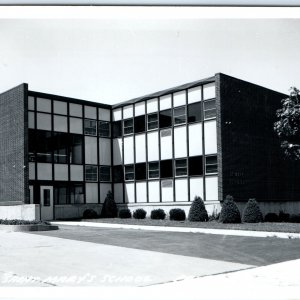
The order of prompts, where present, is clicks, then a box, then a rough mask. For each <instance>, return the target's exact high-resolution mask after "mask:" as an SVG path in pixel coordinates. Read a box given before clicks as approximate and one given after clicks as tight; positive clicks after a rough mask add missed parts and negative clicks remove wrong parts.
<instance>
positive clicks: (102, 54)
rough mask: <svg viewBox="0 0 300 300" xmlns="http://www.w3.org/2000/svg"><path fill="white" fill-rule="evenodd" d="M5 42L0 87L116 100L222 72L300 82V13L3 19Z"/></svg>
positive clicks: (284, 86) (271, 82)
mask: <svg viewBox="0 0 300 300" xmlns="http://www.w3.org/2000/svg"><path fill="white" fill-rule="evenodd" d="M194 9H196V8H194ZM0 41H1V42H0V78H1V80H0V92H2V91H5V90H7V89H9V88H11V87H13V86H16V85H18V84H20V83H22V82H27V83H28V84H29V89H31V90H34V91H40V92H46V93H53V94H58V95H63V96H69V97H75V98H80V99H85V100H92V101H97V102H102V103H109V104H115V103H119V102H122V101H124V100H129V99H132V98H135V97H139V96H142V95H146V94H148V93H152V92H156V91H159V90H162V89H167V88H170V87H173V86H176V85H180V84H184V83H187V82H190V81H195V80H199V79H202V78H205V77H209V76H212V75H214V74H215V73H218V72H222V73H225V74H228V75H231V76H234V77H238V78H241V79H244V80H247V81H250V82H253V83H256V84H259V85H263V86H266V87H268V88H271V89H274V90H277V91H280V92H284V93H288V89H289V87H290V86H297V87H298V88H300V67H299V58H300V19H230V18H229V19H216V20H214V19H201V18H193V19H186V18H179V19H178V18H177V19H172V18H169V17H168V15H167V14H165V17H163V18H162V17H160V18H157V19H156V18H155V15H153V16H152V17H151V18H145V19H142V18H134V17H133V18H126V19H122V18H120V19H118V18H115V17H114V18H111V19H110V18H109V16H108V17H106V18H103V19H77V18H75V19H40V20H37V19H30V18H29V19H3V18H0Z"/></svg>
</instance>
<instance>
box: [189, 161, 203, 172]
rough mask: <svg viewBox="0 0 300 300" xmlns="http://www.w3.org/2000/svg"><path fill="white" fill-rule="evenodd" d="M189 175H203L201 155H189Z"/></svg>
mask: <svg viewBox="0 0 300 300" xmlns="http://www.w3.org/2000/svg"><path fill="white" fill-rule="evenodd" d="M189 175H203V161H202V156H193V157H189Z"/></svg>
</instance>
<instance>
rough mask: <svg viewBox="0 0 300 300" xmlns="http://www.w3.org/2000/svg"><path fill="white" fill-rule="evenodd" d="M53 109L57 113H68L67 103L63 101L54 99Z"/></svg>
mask: <svg viewBox="0 0 300 300" xmlns="http://www.w3.org/2000/svg"><path fill="white" fill-rule="evenodd" d="M53 110H54V113H55V114H60V115H66V114H67V113H68V108H67V103H66V102H62V101H53Z"/></svg>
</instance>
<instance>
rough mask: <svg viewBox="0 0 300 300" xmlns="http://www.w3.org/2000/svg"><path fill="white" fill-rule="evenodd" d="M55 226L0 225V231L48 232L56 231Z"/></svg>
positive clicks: (56, 227)
mask: <svg viewBox="0 0 300 300" xmlns="http://www.w3.org/2000/svg"><path fill="white" fill-rule="evenodd" d="M58 229H59V227H58V226H57V225H43V224H30V225H2V224H1V225H0V230H6V231H18V232H28V231H49V230H58Z"/></svg>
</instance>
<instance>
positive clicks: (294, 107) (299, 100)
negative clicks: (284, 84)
mask: <svg viewBox="0 0 300 300" xmlns="http://www.w3.org/2000/svg"><path fill="white" fill-rule="evenodd" d="M281 102H282V108H281V109H278V110H277V112H276V116H277V118H278V121H276V122H275V123H274V130H275V132H276V133H277V135H278V137H279V138H280V142H281V148H282V149H283V150H284V153H285V154H286V156H287V157H289V158H291V159H296V160H299V159H300V90H298V89H297V88H295V87H292V88H291V89H290V95H289V97H288V98H286V99H283V100H282V101H281Z"/></svg>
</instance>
